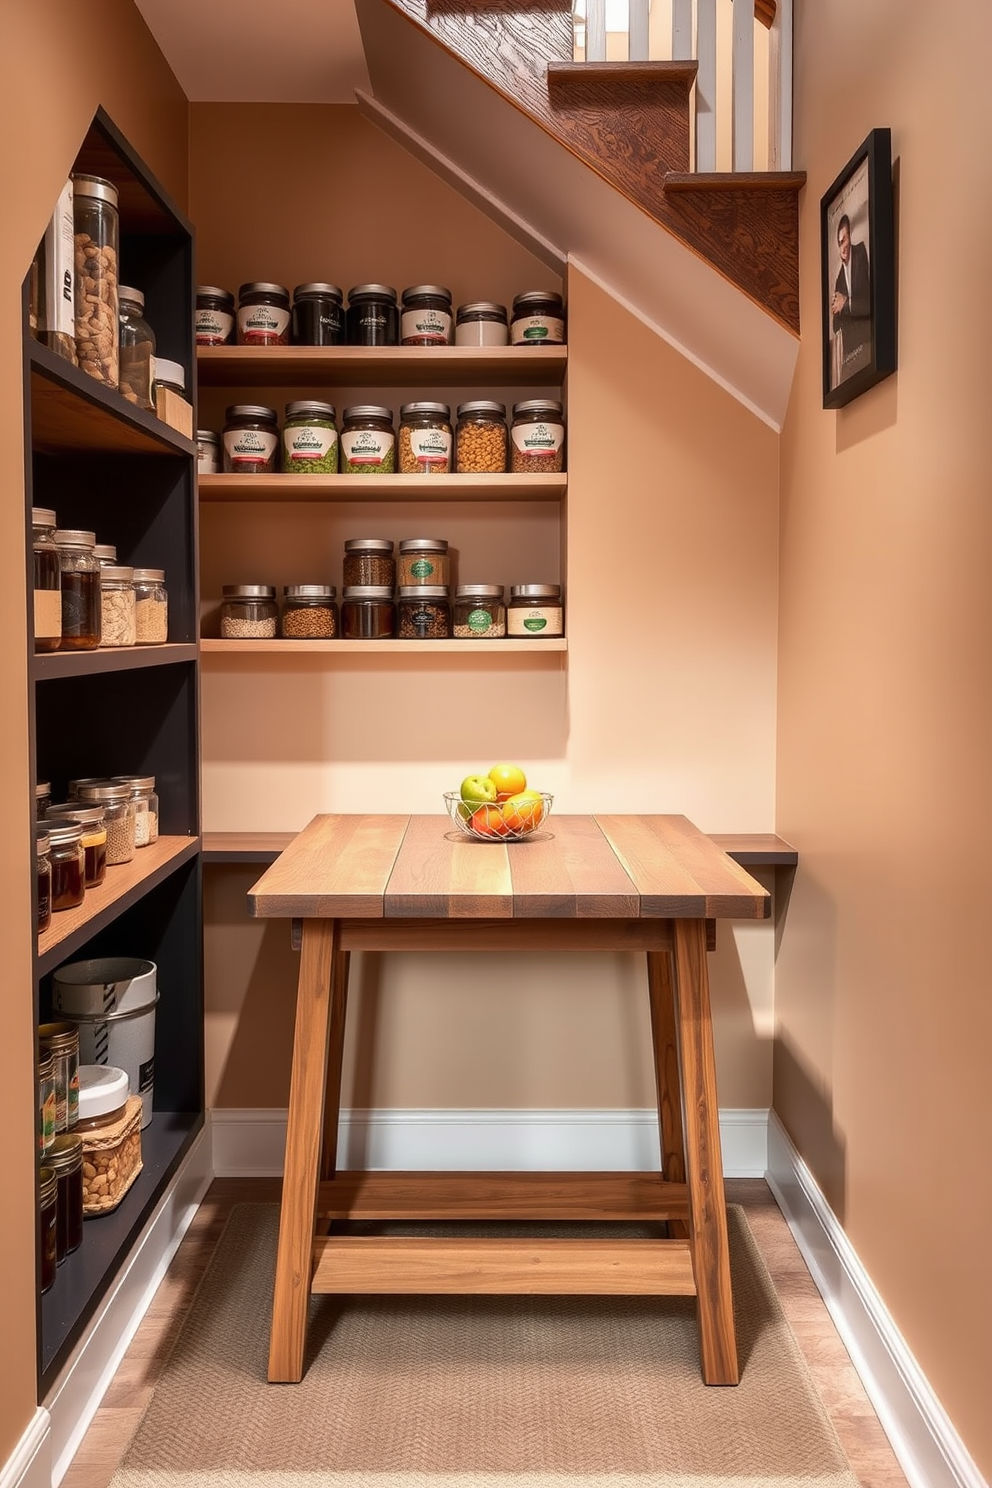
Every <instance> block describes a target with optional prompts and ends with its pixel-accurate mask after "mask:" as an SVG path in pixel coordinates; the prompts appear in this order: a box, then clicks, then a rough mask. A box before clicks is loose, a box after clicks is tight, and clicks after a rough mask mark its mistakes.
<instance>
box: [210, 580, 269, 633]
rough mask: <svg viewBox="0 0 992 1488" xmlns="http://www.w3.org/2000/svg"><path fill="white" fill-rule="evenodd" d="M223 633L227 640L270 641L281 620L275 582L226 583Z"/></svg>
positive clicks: (222, 618)
mask: <svg viewBox="0 0 992 1488" xmlns="http://www.w3.org/2000/svg"><path fill="white" fill-rule="evenodd" d="M223 594H224V599H223V603H222V604H221V607H220V633H221V638H222V639H223V640H225V641H271V640H272V639H273V638H274V637H275V633H276V625H277V622H278V619H279V606H278V605H277V604H276V591H275V588H274V586H273V585H272V584H225V585H224V589H223Z"/></svg>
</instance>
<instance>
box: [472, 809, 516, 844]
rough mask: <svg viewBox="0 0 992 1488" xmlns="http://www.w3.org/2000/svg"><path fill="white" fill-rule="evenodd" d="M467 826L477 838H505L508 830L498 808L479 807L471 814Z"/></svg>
mask: <svg viewBox="0 0 992 1488" xmlns="http://www.w3.org/2000/svg"><path fill="white" fill-rule="evenodd" d="M469 826H470V827H471V828H472V831H473V832H474V833H475V834H476V836H477V837H505V836H506V834H507V831H508V830H509V829H508V827H507V825H506V822H505V821H504V820H503V813H502V811H500V809H499V807H498V806H480V807H479V809H478V811H473V812H472V818H471V821H470V822H469Z"/></svg>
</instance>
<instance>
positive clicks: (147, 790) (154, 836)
mask: <svg viewBox="0 0 992 1488" xmlns="http://www.w3.org/2000/svg"><path fill="white" fill-rule="evenodd" d="M110 778H111V780H112V782H113V784H114V785H126V786H128V788H129V789H130V791H131V800H132V801H133V802H134V812H135V815H134V845H135V847H148V845H149V844H150V843H152V842H157V841H158V816H159V807H158V793H157V792H156V790H155V776H154V775H112V776H111V777H110Z"/></svg>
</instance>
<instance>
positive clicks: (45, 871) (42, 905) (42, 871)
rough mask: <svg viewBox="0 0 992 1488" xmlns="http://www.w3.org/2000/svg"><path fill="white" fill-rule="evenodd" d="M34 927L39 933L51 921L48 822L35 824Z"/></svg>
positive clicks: (50, 855)
mask: <svg viewBox="0 0 992 1488" xmlns="http://www.w3.org/2000/svg"><path fill="white" fill-rule="evenodd" d="M34 851H35V880H36V884H37V892H36V894H35V929H36V930H37V932H38V934H39V935H40V934H41V932H42V930H47V929H48V927H49V925H50V924H51V923H52V853H51V842H50V840H49V836H48V823H47V822H45V823H40V822H38V823H36V824H35V846H34Z"/></svg>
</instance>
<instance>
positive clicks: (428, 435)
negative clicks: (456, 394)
mask: <svg viewBox="0 0 992 1488" xmlns="http://www.w3.org/2000/svg"><path fill="white" fill-rule="evenodd" d="M451 444H452V439H451V409H450V408H449V407H448V405H447V403H404V404H403V406H402V408H401V409H400V472H401V474H403V475H447V474H448V473H449V472H450V470H451Z"/></svg>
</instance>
